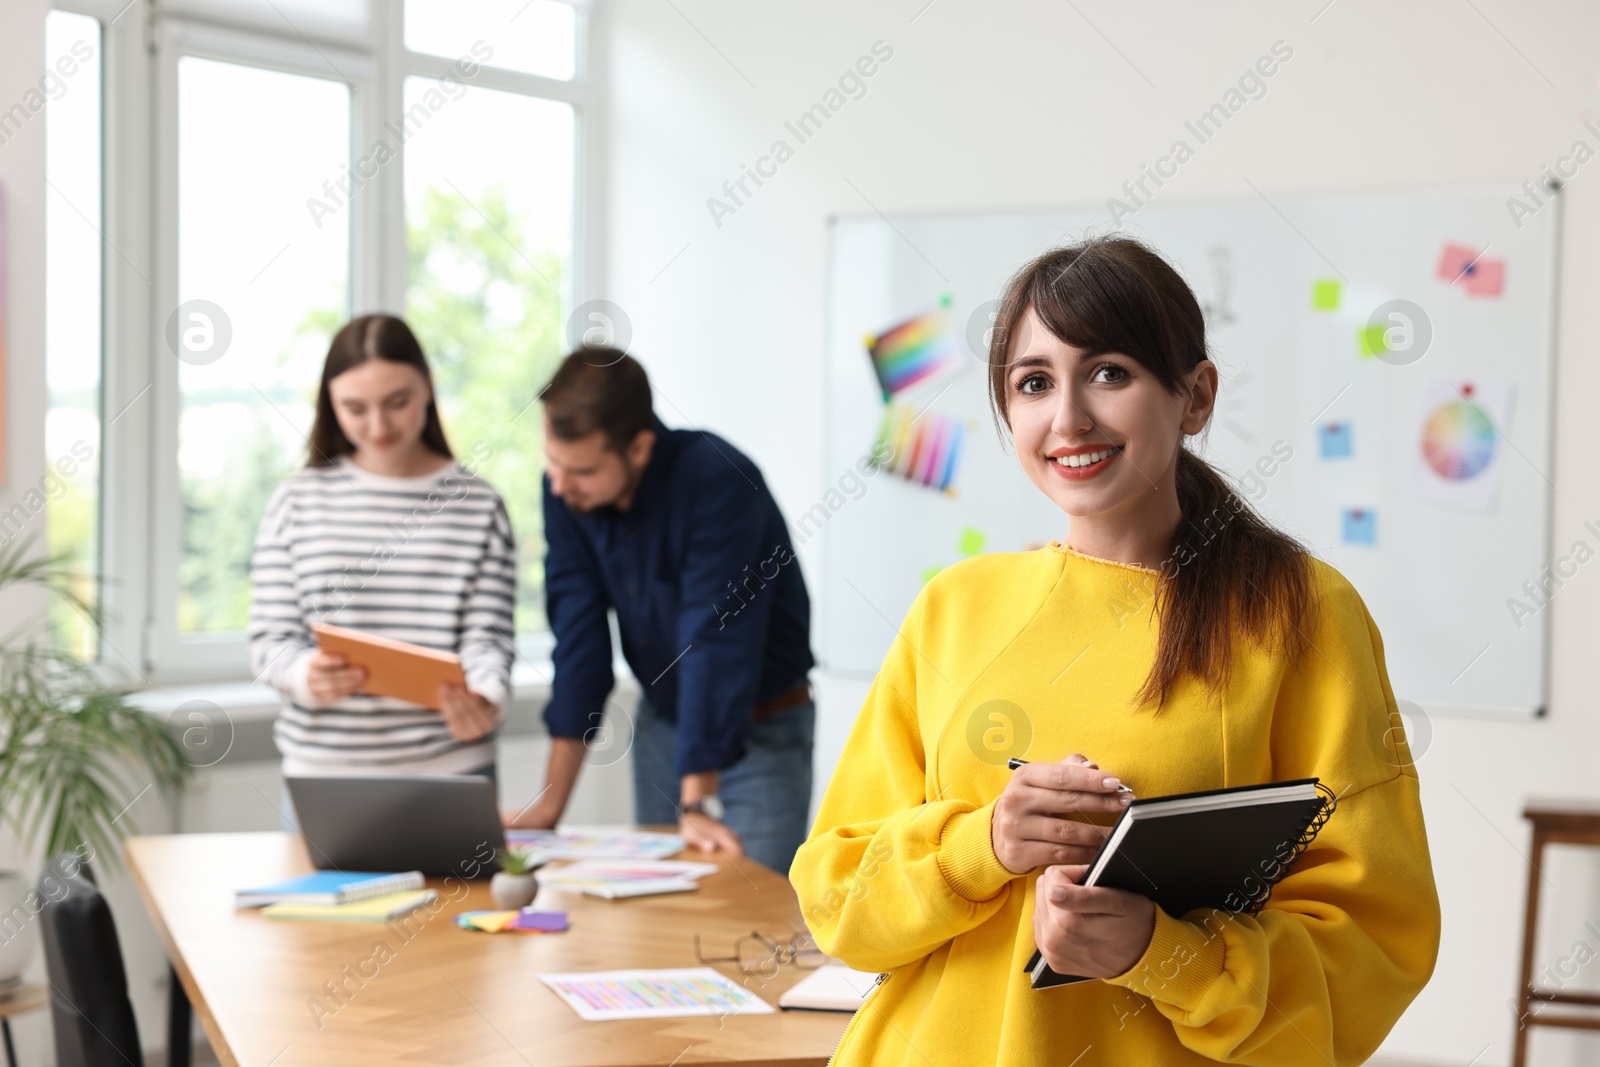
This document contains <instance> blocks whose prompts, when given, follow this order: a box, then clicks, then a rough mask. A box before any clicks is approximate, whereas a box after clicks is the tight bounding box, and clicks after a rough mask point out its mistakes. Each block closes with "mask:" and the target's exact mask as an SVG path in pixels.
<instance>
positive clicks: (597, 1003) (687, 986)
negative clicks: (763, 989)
mask: <svg viewBox="0 0 1600 1067" xmlns="http://www.w3.org/2000/svg"><path fill="white" fill-rule="evenodd" d="M539 981H541V982H543V983H544V984H545V985H547V986H549V987H550V988H551V989H552V990H554V991H555V994H556V995H557V996H558V997H560V998H561V999H562V1000H564V1001H566V1002H567V1004H568V1006H569V1007H571V1008H572V1010H573V1011H575V1012H577V1013H578V1015H579V1016H580V1017H581V1018H583V1019H587V1020H588V1021H590V1022H606V1021H608V1020H611V1019H665V1018H670V1017H673V1016H682V1015H714V1016H723V1015H734V1014H744V1015H769V1014H771V1013H772V1012H773V1011H774V1010H776V1009H774V1008H773V1007H772V1005H770V1004H768V1003H767V1002H766V1001H764V1000H762V999H761V998H760V997H758V996H756V995H755V994H754V993H752V992H750V991H749V990H748V989H745V988H744V987H743V986H740V985H736V984H734V983H733V982H731V981H729V980H728V979H727V978H724V977H723V976H722V975H720V974H718V973H717V972H716V971H714V970H712V969H711V968H710V967H683V968H677V969H671V970H638V971H590V972H587V973H584V972H576V973H568V974H541V975H539Z"/></svg>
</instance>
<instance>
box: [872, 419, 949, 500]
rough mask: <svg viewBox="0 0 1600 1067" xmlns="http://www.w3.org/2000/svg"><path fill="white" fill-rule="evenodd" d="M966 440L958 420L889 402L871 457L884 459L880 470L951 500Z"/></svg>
mask: <svg viewBox="0 0 1600 1067" xmlns="http://www.w3.org/2000/svg"><path fill="white" fill-rule="evenodd" d="M966 436H967V427H966V424H965V423H963V422H962V421H961V420H960V419H957V418H954V417H952V416H950V415H945V414H942V413H940V412H937V411H922V412H920V413H919V412H918V411H917V410H916V409H915V408H913V407H912V406H911V405H910V404H903V403H900V402H899V401H890V402H889V404H888V405H887V406H886V407H885V408H884V409H883V425H882V426H881V427H880V428H879V430H878V443H877V447H875V448H874V449H873V454H874V455H879V456H886V457H887V458H885V459H884V460H883V462H882V463H881V464H880V466H881V467H882V468H883V469H884V470H887V471H889V472H890V473H891V474H898V475H899V476H900V477H902V478H904V479H906V480H907V481H911V482H916V483H917V484H918V485H925V486H927V487H928V488H930V489H939V490H942V491H943V492H946V493H949V494H951V495H952V496H953V495H954V494H955V480H956V466H957V464H959V463H960V461H961V449H962V446H963V444H964V443H965V441H966ZM885 446H887V447H885Z"/></svg>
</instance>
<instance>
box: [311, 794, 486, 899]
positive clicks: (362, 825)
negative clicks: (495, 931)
mask: <svg viewBox="0 0 1600 1067" xmlns="http://www.w3.org/2000/svg"><path fill="white" fill-rule="evenodd" d="M285 782H286V784H287V785H288V787H289V796H290V798H291V799H293V801H294V810H295V815H296V817H297V818H298V820H299V822H300V833H301V835H302V836H303V837H304V838H305V839H306V851H307V853H309V854H310V857H311V862H312V863H313V864H314V865H315V866H317V867H318V868H320V869H324V870H327V869H337V870H343V871H421V872H422V873H424V874H433V875H441V876H442V875H454V876H456V877H457V878H485V877H488V876H489V875H490V874H493V873H494V872H495V871H497V870H499V869H500V867H499V865H498V864H497V863H496V862H495V850H496V849H501V848H504V847H505V845H506V836H505V830H504V828H503V827H502V826H501V823H500V810H499V807H498V805H497V803H496V799H497V798H496V791H495V783H494V782H493V781H491V780H490V779H489V778H487V777H485V776H483V775H481V774H413V775H404V776H393V777H380V776H366V775H363V776H360V777H353V778H324V777H310V778H287V779H285Z"/></svg>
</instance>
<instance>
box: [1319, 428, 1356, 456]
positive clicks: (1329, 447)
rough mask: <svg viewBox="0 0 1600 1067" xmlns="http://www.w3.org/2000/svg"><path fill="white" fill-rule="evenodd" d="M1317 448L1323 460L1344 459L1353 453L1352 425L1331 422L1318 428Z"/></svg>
mask: <svg viewBox="0 0 1600 1067" xmlns="http://www.w3.org/2000/svg"><path fill="white" fill-rule="evenodd" d="M1317 446H1318V447H1319V448H1320V449H1321V450H1322V458H1323V459H1344V458H1345V457H1347V456H1349V455H1350V454H1351V451H1352V448H1353V446H1352V444H1351V441H1350V424H1349V423H1348V422H1329V423H1325V424H1323V425H1322V426H1318V427H1317Z"/></svg>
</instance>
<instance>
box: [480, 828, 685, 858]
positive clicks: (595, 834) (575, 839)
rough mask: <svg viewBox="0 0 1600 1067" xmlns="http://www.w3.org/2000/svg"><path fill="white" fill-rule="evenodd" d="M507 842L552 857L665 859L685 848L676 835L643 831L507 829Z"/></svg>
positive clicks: (681, 839)
mask: <svg viewBox="0 0 1600 1067" xmlns="http://www.w3.org/2000/svg"><path fill="white" fill-rule="evenodd" d="M506 844H508V845H519V846H524V847H531V848H532V849H534V851H536V852H537V853H539V854H540V855H541V856H543V857H544V858H545V859H551V860H587V859H625V860H632V859H666V858H667V857H668V856H676V855H677V854H678V853H680V852H682V851H683V838H681V837H679V836H678V835H677V834H662V833H651V832H649V831H644V830H507V831H506Z"/></svg>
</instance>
